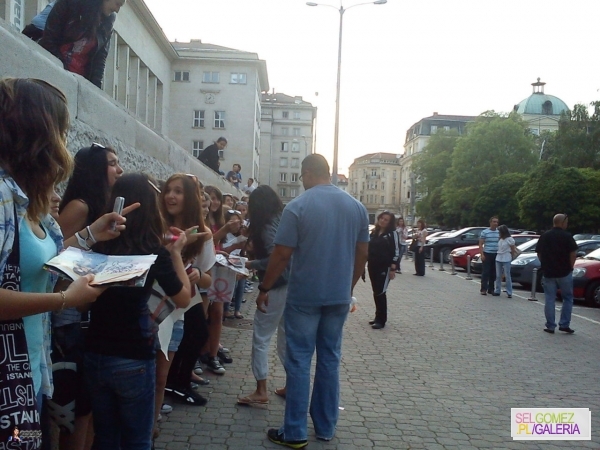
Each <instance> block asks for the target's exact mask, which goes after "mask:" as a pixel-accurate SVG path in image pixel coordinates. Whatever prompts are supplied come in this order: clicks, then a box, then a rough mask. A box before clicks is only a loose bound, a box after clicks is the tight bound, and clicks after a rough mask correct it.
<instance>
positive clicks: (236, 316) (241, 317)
mask: <svg viewBox="0 0 600 450" xmlns="http://www.w3.org/2000/svg"><path fill="white" fill-rule="evenodd" d="M233 318H234V319H243V318H244V316H242V315H241V314H234V316H233Z"/></svg>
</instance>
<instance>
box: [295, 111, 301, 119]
mask: <svg viewBox="0 0 600 450" xmlns="http://www.w3.org/2000/svg"><path fill="white" fill-rule="evenodd" d="M299 118H300V111H294V119H299Z"/></svg>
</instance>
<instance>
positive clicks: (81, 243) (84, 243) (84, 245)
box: [75, 231, 90, 250]
mask: <svg viewBox="0 0 600 450" xmlns="http://www.w3.org/2000/svg"><path fill="white" fill-rule="evenodd" d="M75 237H76V238H77V243H78V244H79V246H80V247H81V248H83V249H84V250H89V249H90V246H89V245H88V243H87V239H84V238H83V237H81V235H80V234H79V231H78V232H77V233H75Z"/></svg>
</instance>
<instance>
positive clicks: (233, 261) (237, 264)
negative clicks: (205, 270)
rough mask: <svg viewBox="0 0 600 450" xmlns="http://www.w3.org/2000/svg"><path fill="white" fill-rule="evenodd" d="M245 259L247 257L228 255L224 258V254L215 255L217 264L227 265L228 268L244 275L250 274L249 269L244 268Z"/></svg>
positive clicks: (246, 259)
mask: <svg viewBox="0 0 600 450" xmlns="http://www.w3.org/2000/svg"><path fill="white" fill-rule="evenodd" d="M246 261H248V258H244V257H242V256H235V255H230V256H229V258H226V257H225V256H224V255H217V258H216V262H217V264H220V265H221V266H223V267H227V268H228V269H230V270H232V271H234V272H236V273H239V274H241V275H244V276H245V277H247V276H249V275H250V271H249V270H248V269H246Z"/></svg>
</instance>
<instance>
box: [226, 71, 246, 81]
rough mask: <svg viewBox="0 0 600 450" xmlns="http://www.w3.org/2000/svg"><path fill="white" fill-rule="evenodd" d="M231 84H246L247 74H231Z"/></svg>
mask: <svg viewBox="0 0 600 450" xmlns="http://www.w3.org/2000/svg"><path fill="white" fill-rule="evenodd" d="M229 82H230V83H231V84H246V74H245V73H233V72H232V73H231V78H230V80H229Z"/></svg>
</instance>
